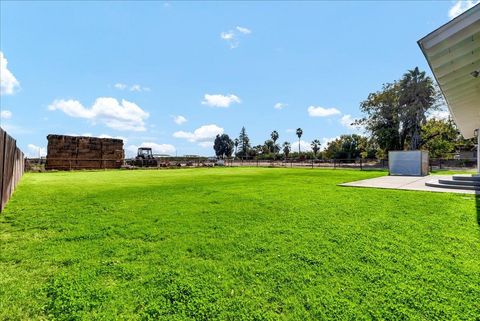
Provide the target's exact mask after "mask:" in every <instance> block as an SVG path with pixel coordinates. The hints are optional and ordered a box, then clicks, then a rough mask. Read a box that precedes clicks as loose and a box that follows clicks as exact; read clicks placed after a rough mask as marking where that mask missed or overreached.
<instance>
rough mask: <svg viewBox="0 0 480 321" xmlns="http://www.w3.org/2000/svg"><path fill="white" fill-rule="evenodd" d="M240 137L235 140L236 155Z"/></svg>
mask: <svg viewBox="0 0 480 321" xmlns="http://www.w3.org/2000/svg"><path fill="white" fill-rule="evenodd" d="M238 143H239V141H238V138H235V140H234V141H233V144H234V145H235V156H237V147H238Z"/></svg>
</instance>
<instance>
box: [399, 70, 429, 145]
mask: <svg viewBox="0 0 480 321" xmlns="http://www.w3.org/2000/svg"><path fill="white" fill-rule="evenodd" d="M399 84H400V97H399V104H400V106H402V112H403V115H402V116H403V123H404V130H405V131H406V132H407V133H408V134H410V136H411V142H410V148H411V149H412V150H415V149H419V148H420V146H421V143H422V142H421V127H422V126H423V125H424V124H425V122H426V121H427V118H426V112H427V111H428V110H429V109H430V108H432V107H434V105H435V97H436V94H435V87H434V86H433V81H432V79H431V78H430V77H428V76H426V74H425V72H424V71H420V70H419V69H418V67H415V69H413V70H409V71H408V72H407V73H405V74H404V75H403V77H402V79H401V80H400V83H399Z"/></svg>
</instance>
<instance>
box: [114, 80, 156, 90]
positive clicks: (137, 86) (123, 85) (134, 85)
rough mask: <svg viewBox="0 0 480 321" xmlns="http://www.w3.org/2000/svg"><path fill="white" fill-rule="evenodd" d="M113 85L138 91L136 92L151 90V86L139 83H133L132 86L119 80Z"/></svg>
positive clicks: (119, 88)
mask: <svg viewBox="0 0 480 321" xmlns="http://www.w3.org/2000/svg"><path fill="white" fill-rule="evenodd" d="M113 87H115V88H116V89H118V90H127V89H128V90H129V91H136V92H142V91H150V87H143V86H140V85H139V84H133V85H131V86H130V85H127V84H123V83H120V82H118V83H116V84H115V85H113Z"/></svg>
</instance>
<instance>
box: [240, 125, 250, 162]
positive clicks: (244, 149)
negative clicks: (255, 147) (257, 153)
mask: <svg viewBox="0 0 480 321" xmlns="http://www.w3.org/2000/svg"><path fill="white" fill-rule="evenodd" d="M238 141H239V143H238V146H239V152H238V154H240V156H241V157H247V156H248V151H249V149H250V138H248V135H247V130H246V129H245V127H242V130H241V131H240V135H239V136H238Z"/></svg>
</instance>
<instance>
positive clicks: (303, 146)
mask: <svg viewBox="0 0 480 321" xmlns="http://www.w3.org/2000/svg"><path fill="white" fill-rule="evenodd" d="M291 148H292V152H297V153H298V140H296V141H293V142H292V143H291ZM300 150H301V151H302V152H309V151H311V150H312V147H311V146H310V142H307V141H304V140H300Z"/></svg>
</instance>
